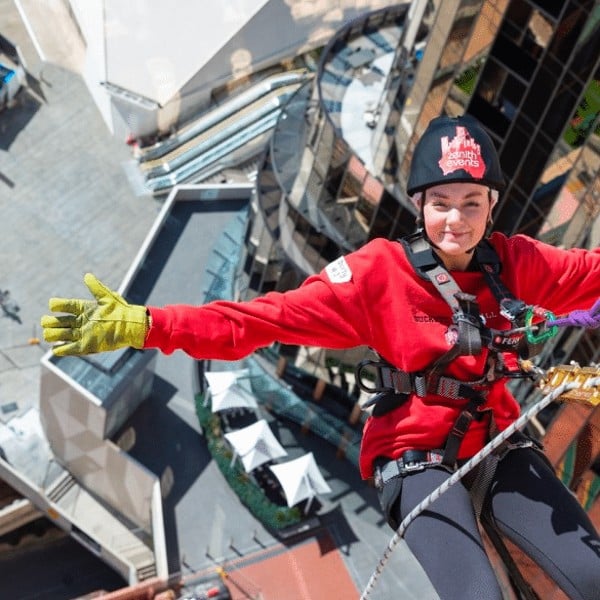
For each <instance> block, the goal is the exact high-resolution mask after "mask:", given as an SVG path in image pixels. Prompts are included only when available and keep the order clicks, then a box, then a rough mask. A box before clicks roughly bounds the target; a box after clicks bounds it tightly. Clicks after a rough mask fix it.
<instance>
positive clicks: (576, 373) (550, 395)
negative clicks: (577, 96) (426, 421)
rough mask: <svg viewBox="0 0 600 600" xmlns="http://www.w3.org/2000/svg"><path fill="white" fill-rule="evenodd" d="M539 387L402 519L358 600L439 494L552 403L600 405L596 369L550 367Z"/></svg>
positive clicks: (364, 598) (367, 592) (364, 597)
mask: <svg viewBox="0 0 600 600" xmlns="http://www.w3.org/2000/svg"><path fill="white" fill-rule="evenodd" d="M540 387H541V388H542V391H543V392H544V393H545V394H546V395H545V396H544V397H543V398H542V399H541V400H539V401H538V402H537V403H535V404H533V405H532V406H531V407H530V408H529V409H528V410H527V411H525V412H524V413H523V414H522V415H521V416H520V417H519V418H518V419H517V420H516V421H514V422H513V423H512V424H511V425H510V426H509V427H507V428H506V429H505V430H504V431H502V432H501V433H500V434H498V435H497V436H496V437H494V438H493V439H492V440H491V441H490V442H489V443H488V444H487V445H486V446H485V447H484V448H482V449H481V450H480V451H479V452H478V453H477V454H475V455H474V456H473V457H472V458H470V459H469V460H468V461H467V462H466V463H465V464H464V465H463V466H462V467H460V468H459V469H458V470H456V471H455V472H454V473H453V474H452V475H451V476H450V477H449V478H448V479H447V480H446V481H444V483H443V484H442V485H440V486H439V487H438V488H436V489H435V490H433V492H431V494H429V496H427V497H426V498H425V499H424V500H423V501H422V502H421V503H420V504H418V505H417V506H416V507H415V508H414V509H413V510H412V511H411V512H410V513H409V514H408V515H407V516H406V517H405V518H404V520H403V521H402V523H400V526H399V527H398V528H397V530H396V532H395V533H394V535H393V536H392V538H391V540H390V542H389V544H388V546H387V547H386V549H385V550H384V552H383V554H382V557H381V559H380V560H379V563H378V564H377V567H376V568H375V570H374V571H373V573H372V574H371V577H370V578H369V581H368V582H367V585H366V586H365V589H364V590H363V592H362V594H361V596H360V600H367V599H368V598H369V596H370V594H371V592H372V590H373V588H374V587H375V584H376V582H377V580H378V578H379V576H380V575H381V573H382V571H383V569H384V568H385V566H386V564H387V562H388V560H389V558H390V556H391V553H392V552H393V551H394V549H395V548H396V546H397V545H398V543H399V542H400V540H401V539H402V538H403V536H404V533H405V531H406V529H407V527H408V526H409V525H410V524H411V523H412V522H413V521H414V520H415V519H416V518H417V517H418V516H419V515H420V514H421V513H423V512H424V511H425V510H427V509H428V508H429V506H431V504H433V503H434V502H435V501H436V500H437V499H438V498H439V497H440V496H441V495H442V494H445V493H446V492H447V491H448V490H449V489H450V488H451V487H452V486H453V485H455V484H456V483H458V482H459V481H460V480H461V479H462V478H463V477H465V476H466V475H467V474H468V473H469V472H470V471H471V470H472V469H474V468H475V467H476V466H477V465H478V464H480V463H481V462H482V461H483V460H485V459H486V458H487V457H488V456H490V455H491V454H492V453H494V452H495V451H496V450H497V449H498V448H500V446H502V445H503V444H504V443H505V442H506V441H507V440H508V439H509V438H510V437H511V436H512V435H513V434H515V433H516V432H517V431H519V430H521V429H522V428H523V427H524V426H525V425H526V424H527V423H528V422H529V421H530V420H531V419H533V418H534V417H535V416H536V415H537V414H538V413H539V412H540V411H542V410H543V409H544V408H546V407H547V406H548V405H550V404H551V403H552V402H554V401H555V400H561V401H574V402H582V403H585V404H591V405H593V406H599V405H600V369H597V368H596V369H594V368H591V367H584V368H579V367H578V368H573V367H572V366H561V367H553V368H551V369H550V370H549V371H548V373H547V374H546V376H545V378H544V379H542V380H541V382H540Z"/></svg>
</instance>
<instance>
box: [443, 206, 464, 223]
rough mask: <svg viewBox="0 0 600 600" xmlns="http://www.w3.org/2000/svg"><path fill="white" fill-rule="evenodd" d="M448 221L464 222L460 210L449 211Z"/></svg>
mask: <svg viewBox="0 0 600 600" xmlns="http://www.w3.org/2000/svg"><path fill="white" fill-rule="evenodd" d="M446 219H447V220H448V221H450V222H452V223H456V222H458V221H461V220H462V212H461V211H460V209H459V208H451V209H450V210H449V211H448V214H447V216H446Z"/></svg>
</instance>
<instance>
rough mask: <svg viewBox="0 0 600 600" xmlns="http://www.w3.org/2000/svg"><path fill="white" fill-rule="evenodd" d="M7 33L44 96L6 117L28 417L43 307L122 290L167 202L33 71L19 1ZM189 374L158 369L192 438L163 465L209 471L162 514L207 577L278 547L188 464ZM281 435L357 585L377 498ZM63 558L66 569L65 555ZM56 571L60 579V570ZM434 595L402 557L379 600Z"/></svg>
mask: <svg viewBox="0 0 600 600" xmlns="http://www.w3.org/2000/svg"><path fill="white" fill-rule="evenodd" d="M7 24H8V25H10V26H11V27H12V26H14V27H15V32H17V37H21V38H22V39H23V40H24V41H23V42H21V40H20V39H14V36H13V40H14V41H17V42H19V43H23V44H24V48H25V51H26V54H27V55H28V57H29V65H30V66H32V65H33V66H32V70H33V72H34V73H35V74H36V76H39V80H40V86H41V87H40V90H39V91H40V92H41V94H43V97H44V98H45V102H42V101H40V98H41V96H36V95H34V94H32V93H27V92H26V93H24V94H21V95H20V97H19V103H18V106H17V107H15V108H14V109H12V110H10V111H4V112H2V113H0V211H1V213H0V214H1V218H0V265H1V266H2V268H0V290H8V291H9V292H10V298H11V301H12V307H13V316H12V317H11V316H10V315H7V314H4V313H3V312H0V406H1V405H2V404H5V403H7V404H10V403H16V404H17V412H18V414H24V413H25V412H26V410H27V409H28V408H29V406H31V405H36V404H37V400H38V393H39V376H40V367H39V360H40V357H41V356H42V354H43V353H44V352H45V351H46V347H45V345H44V343H40V344H36V343H32V342H33V341H34V340H35V338H37V337H38V336H39V335H40V328H39V319H40V316H41V315H42V314H44V313H45V312H46V310H47V300H48V298H49V297H50V296H53V295H76V294H81V295H82V296H85V295H86V294H87V290H86V289H85V287H84V286H83V283H82V277H83V274H84V273H85V272H86V271H92V272H94V273H95V274H96V275H97V276H98V277H100V279H103V280H105V281H106V282H107V283H108V284H109V285H112V286H116V285H118V284H119V283H120V282H121V280H122V278H123V276H124V275H125V273H126V271H127V269H128V268H129V266H130V264H131V262H132V261H133V259H134V257H135V255H136V253H137V250H138V249H139V247H140V244H141V242H142V240H143V239H144V237H145V235H146V233H147V232H148V230H149V228H150V226H151V225H152V223H153V221H154V219H155V217H156V215H157V213H158V210H159V209H160V200H156V199H154V198H152V197H151V196H140V195H139V191H138V188H136V186H135V185H133V184H132V183H131V182H130V180H129V178H128V175H127V171H128V170H129V171H130V170H131V169H130V167H131V163H130V161H131V155H130V152H129V149H128V147H127V146H126V145H125V144H124V143H123V142H122V141H121V140H117V139H115V138H113V137H112V136H111V135H110V133H109V131H108V130H107V128H106V126H105V124H104V122H103V121H102V118H101V116H100V113H99V112H98V110H97V108H96V107H95V105H94V103H93V101H92V99H91V97H90V96H89V93H88V91H87V89H86V87H85V84H84V83H83V81H82V80H81V78H80V77H78V76H77V75H75V74H73V73H71V72H69V71H68V70H65V69H63V68H61V67H57V66H53V65H49V64H40V63H37V62H36V57H35V54H34V52H33V50H32V48H31V47H30V46H29V45H28V44H27V42H26V39H25V36H23V34H22V32H21V31H19V30H18V23H16V21H15V19H14V6H12V2H11V1H9V0H0V31H3V32H4V33H5V34H7V33H6V25H7ZM9 29H10V27H9ZM7 35H9V34H7ZM9 37H10V35H9ZM205 227H206V229H207V231H208V230H209V229H211V226H210V225H205ZM212 230H213V232H214V226H213V227H212ZM198 268H200V265H198ZM181 291H183V290H179V292H181ZM173 292H178V290H177V289H175V290H173V289H172V288H169V287H168V286H166V287H157V289H156V290H155V294H154V296H153V298H152V299H153V300H156V302H157V303H161V302H168V301H173V300H175V301H177V300H179V301H181V300H182V299H183V298H182V297H181V296H180V297H178V298H172V297H170V295H171V294H172V293H173ZM15 306H18V310H16V309H15V308H14V307H15ZM15 317H18V318H15ZM190 365H191V361H189V360H188V359H187V358H186V357H184V356H183V355H181V354H176V355H173V356H171V357H161V359H160V361H159V363H158V372H159V377H161V378H163V379H164V381H165V382H166V383H165V385H166V390H167V391H170V395H169V394H167V396H166V398H168V406H166V405H165V406H163V407H161V410H163V409H166V410H168V411H169V416H170V418H171V419H173V421H174V422H177V423H178V425H179V427H181V429H180V431H182V432H183V433H185V434H186V438H185V439H181V440H177V442H176V443H173V444H171V445H170V446H169V447H168V448H165V452H166V454H168V456H165V457H164V461H163V465H165V464H168V463H169V461H170V460H171V458H173V457H175V456H177V454H178V453H180V454H179V455H180V456H182V466H181V468H182V469H183V470H184V471H186V470H187V472H188V474H189V472H190V471H189V469H191V470H192V471H196V472H197V473H199V472H200V471H201V472H202V477H201V478H200V477H198V478H196V479H194V478H193V477H191V476H190V479H189V480H188V487H187V488H186V489H184V490H181V489H179V490H177V489H176V490H175V494H174V496H173V497H172V498H171V500H169V501H168V502H169V503H170V505H169V510H168V511H167V516H168V518H169V519H170V520H171V523H170V525H171V526H172V527H173V528H174V530H175V531H176V536H177V538H178V539H177V543H179V545H180V548H181V553H182V556H181V558H182V566H183V567H184V569H186V568H188V567H189V569H188V571H187V575H190V574H193V573H194V572H200V571H202V570H203V569H208V568H210V566H211V564H212V563H211V560H210V557H208V556H206V553H205V549H206V547H207V546H208V545H210V544H212V549H213V550H214V551H215V552H217V551H220V552H221V553H222V554H223V555H224V556H225V557H226V558H236V557H237V556H238V554H239V552H240V551H241V552H242V553H244V554H251V553H252V552H254V551H259V550H260V549H261V547H262V545H263V544H265V545H270V544H272V543H274V541H273V540H272V538H270V536H268V535H267V534H266V532H264V530H262V528H261V527H260V526H256V527H254V526H252V527H251V526H249V525H248V524H247V518H248V517H247V511H246V509H244V508H243V507H242V506H241V505H239V503H237V502H236V501H235V499H234V498H233V497H232V494H231V493H230V491H229V490H221V491H220V492H219V493H218V494H217V495H216V497H215V494H214V490H215V489H216V488H215V487H214V486H216V485H218V484H217V483H216V482H218V481H220V478H221V475H220V474H219V473H218V470H217V468H216V467H215V465H214V463H208V462H198V463H197V464H195V465H193V464H191V463H190V461H193V460H198V461H206V457H205V456H203V455H202V453H201V452H200V450H199V448H200V446H199V444H200V441H201V440H200V436H199V430H198V426H197V421H196V420H195V415H193V413H192V411H191V410H190V399H189V394H190V388H189V384H184V383H180V384H177V385H176V387H174V384H173V383H172V382H173V381H180V382H181V381H182V380H184V379H185V380H187V379H186V378H187V376H188V374H189V373H190V370H191V366H190ZM281 429H282V434H283V436H284V441H285V443H286V444H287V445H288V447H289V448H292V447H296V448H299V449H300V447H301V446H302V447H304V446H305V447H306V449H314V450H315V451H320V452H321V454H320V457H321V458H320V464H321V465H322V468H323V471H324V473H325V475H326V476H327V477H328V478H329V483H330V484H333V485H332V487H333V488H334V494H333V495H332V498H331V502H332V503H338V504H339V506H340V511H341V512H342V515H343V518H340V519H336V518H335V517H332V519H331V521H332V522H331V526H332V528H333V532H334V535H336V536H337V538H338V539H339V540H342V541H345V545H344V546H342V551H343V554H344V559H345V561H346V564H347V566H348V569H349V570H350V572H351V574H352V576H353V577H354V579H355V581H356V583H357V585H358V586H359V587H361V586H362V585H364V584H365V583H366V581H367V579H368V577H369V575H370V573H371V572H372V569H373V568H374V567H375V564H376V562H377V560H378V558H379V556H380V554H381V552H382V551H383V550H384V548H385V546H386V544H387V541H388V540H389V537H390V536H391V531H390V530H389V528H387V526H385V525H384V524H383V523H382V519H381V515H380V514H379V513H378V510H377V505H376V500H375V495H374V492H373V490H372V489H370V488H368V487H367V486H366V485H365V484H364V483H363V482H361V481H360V480H359V478H358V475H357V473H353V474H351V475H350V476H348V473H347V471H348V470H349V469H351V468H353V467H351V466H350V465H349V464H346V463H344V461H340V460H339V459H336V458H335V452H334V450H333V449H331V448H325V447H324V446H323V444H322V443H320V442H319V441H318V440H314V439H311V438H306V439H299V438H297V437H294V435H295V433H294V432H293V431H292V430H291V429H289V430H287V429H286V428H285V427H283V426H282V427H281ZM186 441H187V442H188V443H190V444H193V446H190V447H191V448H193V451H190V452H188V453H185V452H184V447H185V443H186ZM196 444H198V445H196ZM215 499H216V500H217V502H215ZM209 501H212V505H213V507H212V509H211V511H210V513H209V516H210V521H209V520H204V521H203V520H202V516H206V508H205V507H206V505H207V503H208V502H209ZM217 506H219V507H220V510H221V512H222V514H221V515H220V516H219V509H217ZM332 506H333V504H332ZM242 512H243V518H241V519H240V523H244V524H245V525H244V531H243V532H242V531H241V530H240V529H237V530H236V529H235V521H236V518H237V517H236V514H238V513H239V514H241V513H242ZM226 520H228V521H230V522H233V523H234V524H233V525H231V523H230V526H231V527H233V531H238V533H237V534H236V533H234V534H233V535H234V537H235V536H237V537H236V539H233V542H234V547H233V548H231V547H228V544H227V543H226V542H227V539H225V537H224V531H225V530H226V529H227V528H226V527H225V525H224V522H225V521H226ZM335 528H337V530H336V529H335ZM255 530H256V531H258V540H257V539H255V538H254V534H255ZM206 538H210V539H209V540H208V541H207V539H206ZM217 546H218V548H217ZM65 558H66V560H68V558H67V555H65ZM186 565H187V567H186ZM68 568H69V567H66V566H65V569H68ZM57 570H58V569H57ZM56 574H57V576H59V577H63V572H62V569H61V572H60V573H56ZM48 576H49V577H50V576H51V573H49V575H48ZM59 586H60V583H59ZM427 589H428V588H427V585H426V583H424V582H423V579H422V576H421V575H419V573H418V571H417V570H415V566H414V564H413V562H412V560H411V558H410V556H409V555H408V554H407V553H406V552H405V551H402V549H399V550H398V551H396V553H395V554H394V556H393V558H392V561H391V567H390V569H388V570H387V571H386V572H385V573H384V575H383V577H382V580H381V583H380V586H379V588H378V593H377V594H375V595H374V598H382V599H384V598H392V597H394V598H395V597H402V598H407V599H410V598H415V599H416V598H419V599H423V598H432V599H433V598H434V596H431V595H429V596H428V595H427V593H426V592H425V590H427ZM0 596H2V592H1V590H0ZM57 597H58V596H57Z"/></svg>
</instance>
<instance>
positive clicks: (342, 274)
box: [325, 256, 352, 283]
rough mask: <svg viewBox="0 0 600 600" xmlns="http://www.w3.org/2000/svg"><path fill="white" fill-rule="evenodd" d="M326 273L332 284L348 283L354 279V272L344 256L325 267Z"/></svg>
mask: <svg viewBox="0 0 600 600" xmlns="http://www.w3.org/2000/svg"><path fill="white" fill-rule="evenodd" d="M325 273H327V277H329V281H331V283H347V282H348V281H350V280H351V279H352V271H351V270H350V267H349V266H348V263H347V262H346V259H345V258H344V257H343V256H340V258H338V259H337V260H334V261H333V262H330V263H329V264H328V265H327V266H326V267H325Z"/></svg>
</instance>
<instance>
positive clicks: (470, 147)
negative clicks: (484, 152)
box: [438, 126, 485, 179]
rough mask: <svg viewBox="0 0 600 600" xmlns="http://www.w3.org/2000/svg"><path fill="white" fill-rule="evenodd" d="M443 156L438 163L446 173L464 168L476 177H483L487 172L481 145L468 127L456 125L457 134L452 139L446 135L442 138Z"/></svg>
mask: <svg viewBox="0 0 600 600" xmlns="http://www.w3.org/2000/svg"><path fill="white" fill-rule="evenodd" d="M440 141H441V143H442V158H440V160H439V162H438V165H439V166H440V169H442V172H443V173H444V175H448V174H449V173H453V172H454V171H458V170H459V169H463V170H464V171H467V173H469V174H470V175H471V177H473V178H474V179H481V178H482V177H483V175H484V173H485V163H484V162H483V157H482V156H481V146H480V145H479V144H478V143H477V142H476V141H475V140H474V139H473V138H472V137H471V136H470V135H469V132H468V131H467V128H466V127H460V126H457V127H456V136H455V137H453V138H452V139H451V140H449V139H448V136H447V135H445V136H444V137H443V138H442V139H441V140H440Z"/></svg>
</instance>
